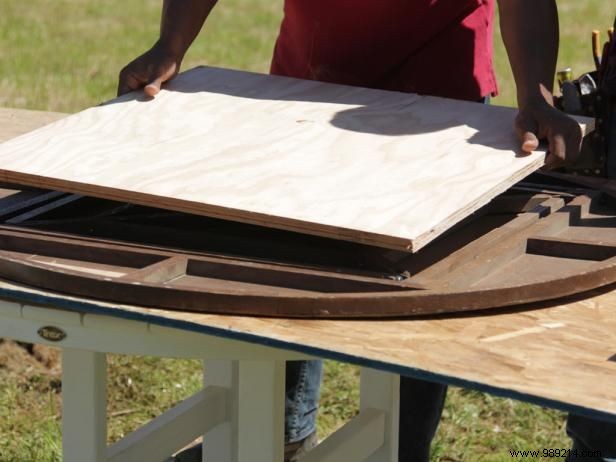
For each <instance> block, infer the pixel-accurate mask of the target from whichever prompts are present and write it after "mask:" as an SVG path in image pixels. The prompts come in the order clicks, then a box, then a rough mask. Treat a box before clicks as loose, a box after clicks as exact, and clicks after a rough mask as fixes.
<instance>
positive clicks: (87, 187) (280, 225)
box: [0, 169, 413, 252]
mask: <svg viewBox="0 0 616 462" xmlns="http://www.w3.org/2000/svg"><path fill="white" fill-rule="evenodd" d="M0 182H7V183H13V184H20V185H26V186H34V187H39V188H44V189H53V190H58V191H63V192H67V193H73V194H80V195H86V196H92V197H98V198H101V199H109V200H113V201H119V202H126V200H125V199H124V192H123V191H122V190H119V189H115V188H98V187H96V186H93V185H91V184H88V183H80V182H75V181H68V180H61V179H54V178H47V177H44V176H40V175H32V174H27V173H15V172H13V171H10V170H4V169H0ZM130 202H131V203H133V204H136V205H143V206H147V207H157V208H163V209H167V210H173V211H180V212H185V213H190V214H194V215H203V216H208V217H213V218H219V219H222V220H230V221H235V222H239V223H246V224H252V225H257V226H264V227H267V228H274V229H282V230H286V231H292V232H298V233H303V234H310V235H315V236H321V237H326V238H331V239H338V240H343V241H349V242H358V243H360V244H366V245H372V246H377V247H383V248H387V249H392V250H402V251H407V252H408V251H410V250H411V248H412V244H413V242H412V241H411V240H410V239H404V238H399V237H394V236H387V235H383V234H378V233H369V232H365V231H358V230H354V229H349V228H341V227H338V226H332V225H323V224H321V225H319V228H315V227H314V224H313V223H311V222H307V221H303V220H294V219H291V218H283V217H275V220H276V221H272V218H273V217H271V216H270V215H266V214H262V213H258V212H249V211H245V210H237V209H232V208H229V207H223V206H216V205H211V204H204V203H200V202H193V201H188V200H181V199H173V198H168V197H164V196H156V195H150V194H145V193H140V192H134V191H131V201H130Z"/></svg>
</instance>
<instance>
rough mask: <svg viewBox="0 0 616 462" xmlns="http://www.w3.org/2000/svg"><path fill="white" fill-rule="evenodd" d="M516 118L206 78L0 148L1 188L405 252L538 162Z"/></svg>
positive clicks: (133, 97) (420, 101)
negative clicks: (522, 149)
mask: <svg viewBox="0 0 616 462" xmlns="http://www.w3.org/2000/svg"><path fill="white" fill-rule="evenodd" d="M514 117H515V110H513V109H508V108H500V107H489V106H484V105H481V104H478V103H467V102H458V101H451V100H445V99H440V98H433V97H420V96H417V95H412V94H403V93H396V92H385V91H378V90H369V89H363V88H357V87H348V86H340V85H332V84H326V83H320V82H312V81H304V80H297V79H290V78H284V77H276V76H267V75H260V74H251V73H246V72H239V71H230V70H224V69H216V68H208V67H204V68H197V69H194V70H191V71H188V72H186V73H184V74H182V75H180V76H179V77H178V78H177V79H175V80H174V81H173V82H172V83H171V84H170V85H169V86H168V87H167V89H165V90H163V91H162V92H161V93H160V94H159V95H158V96H157V97H156V98H155V99H154V100H153V101H147V102H146V101H144V100H143V99H142V96H140V95H138V94H130V95H126V96H124V97H122V98H119V99H117V100H114V101H112V102H110V103H108V104H106V105H104V106H101V107H95V108H91V109H88V110H86V111H83V112H81V113H78V114H75V115H73V116H70V117H67V118H66V119H63V120H60V121H58V122H56V123H54V124H51V125H49V126H47V127H44V128H42V129H39V130H37V131H35V132H33V133H30V134H27V135H24V136H21V137H18V138H16V139H13V140H10V141H8V142H6V143H5V144H3V145H1V146H0V168H1V170H0V181H8V182H16V183H21V184H29V185H34V186H39V187H45V188H51V189H58V190H62V191H68V192H76V193H81V194H87V195H92V196H99V197H105V198H109V199H115V200H123V201H129V202H134V203H139V204H144V205H154V206H157V207H163V208H169V209H177V210H181V211H185V212H189V213H196V214H203V215H210V216H215V217H219V218H225V219H231V220H237V221H242V222H248V223H255V224H261V225H266V226H271V227H276V228H283V229H289V230H294V231H300V232H305V233H310V234H317V235H323V236H328V237H334V238H338V239H346V240H351V241H358V242H363V243H369V244H373V245H379V246H383V247H390V248H395V249H407V250H411V251H415V250H418V249H419V248H421V247H422V246H424V245H426V244H427V243H428V242H429V241H431V240H432V239H434V238H435V237H436V236H438V235H439V234H441V233H442V232H443V231H445V230H447V229H448V228H449V227H451V226H452V225H453V224H455V223H456V222H458V221H459V220H461V219H462V218H464V217H466V216H468V215H469V214H470V213H471V212H473V211H474V210H476V209H477V208H479V207H480V206H481V205H483V204H485V203H487V202H488V201H489V200H490V199H491V198H493V197H494V196H496V195H497V194H499V193H501V192H502V191H504V190H505V189H506V188H508V187H509V186H511V185H512V184H513V183H515V182H517V181H518V180H520V179H521V178H523V177H524V176H526V175H527V174H528V173H530V172H532V171H533V170H535V169H537V168H539V167H540V166H541V165H542V163H543V154H542V153H534V154H532V155H529V156H520V155H518V154H517V146H518V143H517V141H516V139H515V135H514V133H513V128H512V127H513V120H514Z"/></svg>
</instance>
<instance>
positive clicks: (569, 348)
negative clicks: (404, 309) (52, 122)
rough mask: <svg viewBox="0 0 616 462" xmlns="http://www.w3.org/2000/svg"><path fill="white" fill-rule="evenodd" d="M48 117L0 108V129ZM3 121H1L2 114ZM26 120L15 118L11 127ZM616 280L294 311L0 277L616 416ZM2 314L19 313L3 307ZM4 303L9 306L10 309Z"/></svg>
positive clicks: (9, 131) (52, 303)
mask: <svg viewBox="0 0 616 462" xmlns="http://www.w3.org/2000/svg"><path fill="white" fill-rule="evenodd" d="M54 117H55V116H53V115H49V114H45V113H40V114H39V113H33V112H27V111H25V112H21V111H11V110H8V111H7V110H0V122H1V123H0V138H1V137H10V136H12V135H14V134H15V127H20V125H22V124H27V125H29V126H30V127H32V128H34V127H35V126H37V125H40V124H43V123H46V122H48V121H49V119H50V118H54ZM7 120H8V121H9V122H8V123H7V122H6V121H7ZM21 128H23V126H22V127H20V128H18V129H21ZM614 289H616V286H614V285H612V286H608V287H605V288H603V289H600V290H597V291H594V292H592V293H587V294H580V295H579V296H576V297H571V298H568V299H565V300H563V299H561V300H559V301H556V302H552V303H546V304H543V305H540V306H539V305H537V306H532V307H522V308H515V309H504V310H494V311H491V312H490V314H488V315H486V314H473V313H470V314H466V315H462V316H458V317H434V318H423V319H412V320H408V319H407V320H405V319H393V320H353V321H349V320H291V319H280V318H258V317H241V316H224V315H208V314H198V313H188V312H177V311H166V310H160V309H148V308H143V307H136V306H122V305H116V304H107V303H102V302H97V301H93V300H87V299H77V298H72V297H67V296H63V295H59V294H55V293H50V292H43V291H39V290H35V289H31V288H26V287H23V286H19V285H16V284H12V283H8V282H1V283H0V297H1V298H2V299H4V300H12V301H17V302H18V303H19V304H21V305H22V306H26V305H27V306H31V305H34V306H47V307H52V308H53V310H52V311H53V312H58V319H61V317H62V316H61V313H66V312H79V313H94V314H97V315H104V316H106V317H113V318H117V319H124V320H126V321H125V322H129V320H140V321H146V322H148V323H150V324H151V325H153V326H166V327H172V328H177V329H182V330H184V331H191V332H195V333H201V334H204V335H207V336H212V337H216V338H227V339H232V340H237V341H241V342H249V343H253V344H255V345H258V344H260V345H262V346H267V347H274V348H276V349H281V350H286V351H289V352H292V353H293V354H297V353H299V354H300V355H308V356H316V357H322V358H331V359H335V360H340V361H344V362H349V363H352V364H357V365H360V366H364V367H368V368H371V369H376V370H381V371H386V372H389V373H394V374H404V375H409V376H414V377H419V378H424V379H429V380H434V381H439V382H442V383H447V384H453V385H459V386H463V387H467V388H472V389H478V390H483V391H487V392H490V393H493V394H496V395H500V396H506V397H512V398H515V399H520V400H523V401H527V402H531V403H536V404H541V405H545V406H549V407H553V408H557V409H561V410H565V411H571V412H576V413H580V414H583V415H586V416H590V417H597V418H602V419H608V420H612V421H616V388H615V387H614V386H613V383H614V381H616V292H613V291H614ZM3 309H4V307H3V306H0V316H8V317H11V316H19V313H14V312H3ZM9 311H10V310H9Z"/></svg>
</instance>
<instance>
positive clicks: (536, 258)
mask: <svg viewBox="0 0 616 462" xmlns="http://www.w3.org/2000/svg"><path fill="white" fill-rule="evenodd" d="M524 189H530V190H531V191H524V190H522V191H520V190H518V191H516V192H515V194H512V195H506V196H503V197H502V198H501V199H500V200H498V201H496V202H495V203H494V204H491V205H490V206H488V207H486V208H485V209H484V210H483V211H482V212H481V213H478V214H476V215H474V216H473V217H470V218H469V219H468V220H467V221H466V222H465V223H463V224H462V225H460V226H459V227H458V228H457V229H455V230H453V231H451V232H450V233H448V234H447V235H445V236H444V237H442V238H441V239H440V240H437V241H436V242H435V243H433V244H432V245H431V246H428V247H427V248H426V249H424V250H422V251H420V252H418V253H416V254H412V255H411V254H404V253H399V252H392V251H388V250H384V249H374V248H371V247H367V246H357V245H353V246H350V247H347V248H345V247H344V245H343V246H342V248H336V247H337V246H336V244H337V243H336V242H333V243H330V242H329V241H328V240H322V238H308V240H307V241H303V240H302V239H300V238H299V237H297V238H294V239H295V240H294V241H292V242H293V243H294V247H295V252H296V255H295V256H294V257H293V258H291V259H289V260H285V259H284V258H282V259H274V260H271V259H270V260H266V259H263V258H254V256H252V254H251V253H250V252H248V253H247V254H229V253H228V252H227V251H224V249H226V248H227V247H225V245H223V246H222V249H223V251H222V252H221V251H220V250H221V248H220V247H218V244H219V243H217V244H216V245H213V246H211V245H209V244H208V243H205V244H203V243H201V244H203V247H199V246H198V245H197V244H200V242H199V241H202V240H203V239H204V237H203V236H204V235H203V234H201V227H202V226H204V227H205V229H209V234H206V235H205V240H208V239H209V238H210V237H212V238H213V237H214V236H216V235H219V234H224V233H225V231H226V230H227V229H228V228H225V227H224V223H219V222H215V221H212V220H211V219H207V218H199V219H198V220H205V222H204V223H201V222H200V221H197V222H194V224H195V225H196V227H195V229H194V230H192V232H193V234H191V233H190V232H187V229H191V228H190V227H187V226H186V224H187V221H186V220H188V218H186V217H184V216H183V215H182V214H179V213H176V214H171V215H169V213H168V212H162V211H158V210H156V209H142V208H137V209H136V210H132V209H131V208H130V207H126V206H121V205H120V204H118V203H112V204H100V203H96V204H93V203H91V202H90V201H91V200H90V199H88V198H83V205H82V206H81V208H80V205H79V204H80V198H78V199H76V200H73V201H67V200H65V198H59V199H58V200H57V202H56V206H55V207H54V205H53V204H46V205H45V206H44V207H43V208H41V210H39V211H38V212H34V213H31V214H30V216H29V219H26V220H23V221H21V222H20V225H21V226H20V227H14V226H2V227H0V276H2V277H4V278H7V279H10V280H13V281H16V282H21V283H25V284H28V285H32V286H36V287H40V288H44V289H50V290H55V291H60V292H64V293H69V294H73V295H80V296H87V297H92V298H98V299H104V300H107V301H115V302H121V303H130V304H141V305H147V306H157V307H161V308H168V309H180V310H192V311H201V312H210V313H233V314H249V315H259V316H287V317H399V316H414V315H425V314H434V313H444V312H458V311H468V310H478V309H488V308H494V307H502V306H509V305H517V304H524V303H529V302H533V301H539V300H547V299H553V298H558V297H563V296H567V295H571V294H576V293H579V292H582V291H586V290H591V289H593V288H596V287H599V286H603V285H606V284H609V283H611V282H614V281H616V258H614V256H615V255H616V229H614V228H613V226H611V227H610V226H608V227H601V224H602V223H607V224H611V223H612V221H610V220H613V219H614V218H616V211H612V210H611V209H609V208H605V206H604V205H601V198H600V197H599V196H594V195H593V194H592V193H590V195H579V196H575V195H572V194H570V193H569V192H566V193H563V194H562V195H560V194H559V193H558V192H553V193H550V194H546V193H544V192H541V193H539V194H534V190H535V189H537V188H536V187H533V186H530V187H525V188H524ZM595 203H596V204H595ZM93 205H95V206H94V207H92V206H93ZM84 208H86V209H87V210H90V211H91V212H90V219H89V220H85V219H84V220H85V221H84V224H82V223H80V220H79V219H70V218H69V217H70V216H72V214H73V213H77V215H78V216H82V215H83V214H81V213H80V210H83V209H84ZM599 209H601V210H599ZM92 210H94V211H92ZM54 217H55V219H56V220H57V223H56V226H51V227H50V229H58V228H60V229H64V230H65V231H71V232H74V230H75V229H84V228H86V227H87V226H86V224H90V225H91V224H92V223H97V224H100V223H112V222H113V223H115V225H117V224H118V223H126V222H130V223H132V224H133V225H136V224H139V223H141V225H139V226H141V227H142V228H141V234H139V235H137V236H131V235H130V233H127V232H126V229H131V228H122V227H115V228H114V226H115V225H114V226H111V227H110V228H105V229H106V232H109V229H113V230H114V232H113V233H111V234H110V235H108V236H106V237H108V238H109V237H110V238H111V239H112V240H110V239H101V238H99V237H96V236H94V237H88V236H78V235H74V234H69V233H67V232H64V233H60V232H53V231H47V229H46V228H47V225H50V224H53V223H54ZM154 217H156V218H154ZM606 220H607V221H606ZM58 223H59V224H60V225H58ZM31 224H34V225H36V224H38V225H41V224H43V225H45V226H42V228H43V229H30V225H31ZM153 224H154V228H158V229H160V233H161V242H158V243H155V244H154V245H152V244H148V242H144V241H143V240H142V239H141V237H142V236H145V235H147V234H148V229H150V227H152V225H153ZM589 225H592V226H589ZM88 226H89V225H88ZM161 226H163V227H162V228H160V227H161ZM165 226H169V227H165ZM233 227H237V224H233ZM583 229H587V230H589V231H587V233H586V234H587V236H588V237H587V239H586V240H583V239H580V238H579V237H578V235H579V234H580V233H581V232H583V231H581V230H583ZM174 230H179V231H180V232H183V233H184V237H186V238H188V240H189V241H190V242H191V243H192V245H190V246H188V248H174V247H170V246H169V245H164V239H162V236H163V235H164V234H165V232H166V234H167V235H169V236H171V235H173V233H174ZM598 231H600V232H598ZM260 232H261V230H260V229H258V228H250V229H249V230H247V234H246V236H247V237H248V239H249V240H251V242H252V243H253V244H254V245H256V246H258V245H259V243H260V242H262V241H261V240H262V239H264V238H267V235H269V233H271V230H267V233H266V234H265V236H264V235H260V234H259V233H260ZM114 233H115V234H114ZM570 234H573V236H570ZM594 235H596V236H600V239H599V240H593V236H594ZM131 237H132V239H131ZM133 239H135V240H133ZM285 239H289V237H288V236H287V234H286V233H282V234H281V235H280V240H281V241H285ZM315 239H316V241H315ZM170 241H171V242H174V243H176V244H177V241H176V240H174V239H173V238H170ZM214 241H215V239H214ZM161 244H162V245H161ZM210 244H211V243H210ZM208 245H209V246H208ZM270 245H271V246H272V247H269V248H268V251H269V250H271V249H276V246H275V243H270ZM315 245H316V246H317V247H314V246H315ZM195 246H196V247H195ZM328 249H331V251H332V254H334V255H336V256H335V258H333V259H331V258H330V259H329V260H328V258H323V259H321V260H320V261H319V262H318V263H315V261H314V260H311V259H310V258H309V257H310V255H311V254H312V253H314V252H320V253H324V254H327V253H328V251H329V250H328ZM340 252H342V257H341V256H340ZM364 253H365V254H366V255H370V256H371V257H370V258H371V259H373V260H375V261H379V262H380V263H379V264H378V265H376V266H373V267H372V268H369V269H368V268H365V267H364V265H365V262H366V261H367V260H366V259H365V256H364V255H363V254H364ZM273 254H275V255H277V252H276V251H275V250H274V252H273ZM351 254H353V255H354V256H355V257H357V258H356V261H355V263H353V260H352V259H350V258H349V255H351ZM341 262H344V264H342V265H341V264H340V263H341ZM362 262H363V263H362Z"/></svg>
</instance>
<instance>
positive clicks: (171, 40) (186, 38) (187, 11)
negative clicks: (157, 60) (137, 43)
mask: <svg viewBox="0 0 616 462" xmlns="http://www.w3.org/2000/svg"><path fill="white" fill-rule="evenodd" d="M216 1H217V0H164V2H163V12H162V17H161V21H160V39H159V40H158V44H159V45H160V46H161V47H163V48H164V49H166V50H168V51H169V52H171V53H173V54H174V55H176V56H178V57H179V59H180V60H181V59H182V58H183V57H184V54H185V53H186V50H188V48H189V47H190V45H191V44H192V42H193V40H195V37H197V34H198V33H199V31H200V30H201V27H202V26H203V23H204V22H205V20H206V18H207V17H208V15H209V14H210V11H212V8H214V5H215V4H216Z"/></svg>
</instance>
